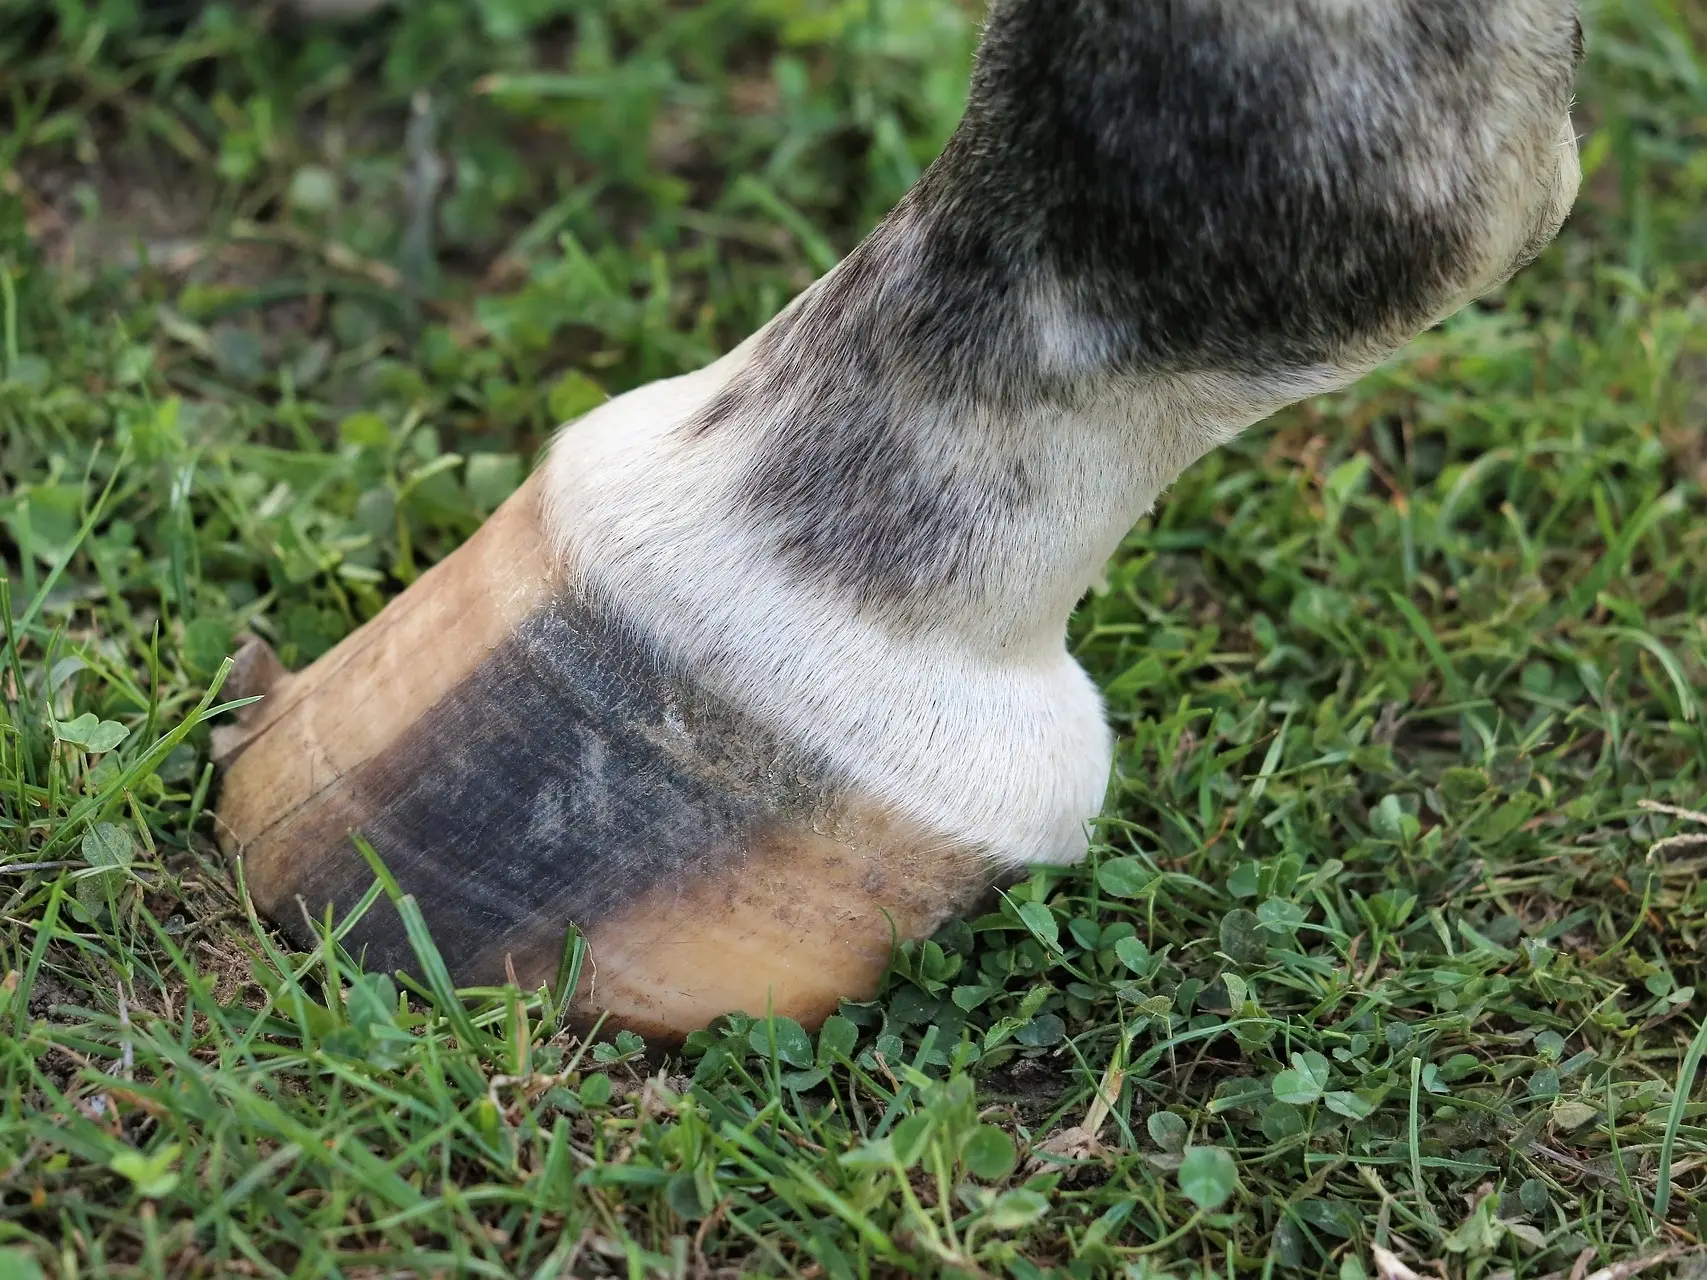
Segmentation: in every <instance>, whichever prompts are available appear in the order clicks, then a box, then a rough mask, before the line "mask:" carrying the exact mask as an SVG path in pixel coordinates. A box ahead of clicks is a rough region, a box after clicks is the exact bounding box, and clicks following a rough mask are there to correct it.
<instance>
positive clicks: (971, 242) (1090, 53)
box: [802, 0, 1582, 393]
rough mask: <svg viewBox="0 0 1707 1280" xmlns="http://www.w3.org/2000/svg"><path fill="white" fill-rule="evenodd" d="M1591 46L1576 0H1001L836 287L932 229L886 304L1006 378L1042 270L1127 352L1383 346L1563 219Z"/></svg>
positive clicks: (1110, 356)
mask: <svg viewBox="0 0 1707 1280" xmlns="http://www.w3.org/2000/svg"><path fill="white" fill-rule="evenodd" d="M1581 51H1582V28H1581V25H1580V22H1579V19H1578V14H1577V6H1576V4H1575V2H1574V0H995V2H994V4H993V6H992V8H991V11H990V15H989V19H988V25H987V28H986V31H985V35H984V39H983V42H982V46H981V48H980V51H979V56H978V62H977V67H976V71H975V73H974V78H973V85H972V92H971V98H970V102H969V105H968V108H967V111H966V115H965V118H964V120H963V121H962V123H961V125H960V127H959V129H958V130H957V131H956V133H955V134H954V136H953V138H952V140H951V141H950V142H949V144H948V146H947V148H946V149H945V151H944V152H943V154H942V156H941V157H940V158H939V159H938V160H937V161H936V163H935V164H933V165H932V166H931V168H930V169H929V171H928V172H927V173H926V174H925V176H924V177H923V179H922V180H921V181H920V182H919V183H918V184H917V186H916V187H915V189H914V190H913V191H912V192H911V193H910V194H909V195H908V197H907V198H906V200H904V201H903V202H902V204H901V205H900V207H899V208H898V209H897V210H896V211H895V213H894V214H892V215H891V219H890V223H889V224H888V225H886V226H885V227H884V228H882V229H880V230H879V232H878V233H877V234H876V235H874V236H873V237H872V238H871V240H869V241H868V242H867V244H866V245H865V246H862V248H861V250H859V251H856V254H855V257H854V260H850V262H849V263H848V264H846V265H847V268H848V271H847V276H848V279H847V280H846V282H845V286H844V288H843V289H840V290H837V291H836V292H837V295H838V297H837V301H838V303H845V302H846V300H847V295H848V293H849V292H854V291H857V289H858V286H859V284H860V282H861V280H862V279H864V278H866V277H867V276H869V275H873V274H875V273H876V270H877V264H876V263H875V262H870V263H865V262H861V261H859V259H861V258H872V259H876V258H880V257H892V256H893V255H894V253H895V247H896V241H897V240H898V239H901V238H903V234H902V233H903V232H910V233H911V238H914V240H915V243H914V247H913V251H914V252H915V253H916V254H917V255H918V260H917V263H916V268H915V270H914V271H913V272H912V275H911V278H912V280H913V281H914V283H915V285H916V287H915V288H913V289H912V290H910V291H906V292H904V293H903V292H900V291H897V290H895V289H893V288H891V289H890V290H889V291H888V297H887V298H886V299H885V303H886V305H884V306H883V308H882V320H881V322H880V323H881V324H882V327H883V328H884V330H885V332H886V334H887V336H888V338H889V339H890V340H892V341H894V342H896V343H899V344H901V345H903V346H907V347H909V348H911V349H912V350H914V351H916V352H926V351H934V352H937V353H938V362H939V372H941V373H942V374H943V375H944V376H947V377H951V378H955V379H964V378H966V377H967V376H968V375H969V373H971V371H974V370H976V371H979V373H980V374H981V375H982V376H977V377H975V378H974V379H973V381H974V382H975V383H976V384H978V385H981V386H983V387H984V388H985V389H989V388H990V387H991V384H992V379H991V378H990V377H989V376H988V375H989V374H990V373H991V370H989V369H988V368H987V367H986V366H987V362H988V360H989V359H990V358H991V357H995V358H997V359H999V360H1000V361H1001V362H1002V363H1003V369H1004V375H1003V376H998V377H996V378H995V379H994V382H996V383H1000V384H1010V385H1011V380H1012V378H1013V377H1015V376H1023V375H1024V374H1025V372H1026V370H1025V369H1024V366H1025V365H1026V364H1028V363H1030V362H1029V361H1027V360H1026V359H1025V358H1024V356H1025V352H1026V351H1027V349H1028V347H1030V346H1031V345H1032V344H1031V343H1028V342H1027V341H1026V340H1025V338H1026V334H1025V332H1024V327H1025V325H1024V319H1023V317H1022V316H1021V315H1020V314H1018V313H1019V312H1020V311H1021V310H1023V307H1015V306H1013V305H1012V304H1013V303H1016V302H1023V301H1025V299H1023V298H1021V297H1017V296H1016V293H1015V291H1016V289H1020V288H1022V287H1023V286H1024V285H1025V283H1026V282H1028V281H1029V282H1030V284H1031V287H1032V288H1034V289H1035V288H1042V289H1044V290H1045V291H1046V292H1047V293H1048V295H1049V296H1050V297H1052V298H1053V299H1054V300H1055V302H1056V303H1057V305H1059V306H1061V307H1063V308H1064V309H1065V312H1066V313H1067V314H1069V315H1072V316H1073V317H1074V318H1075V319H1076V320H1077V321H1079V322H1080V323H1082V324H1083V325H1084V326H1086V328H1087V333H1086V335H1085V340H1086V341H1088V342H1090V343H1091V344H1092V345H1094V346H1095V348H1096V355H1097V356H1098V357H1100V359H1099V360H1098V361H1097V362H1098V363H1099V364H1101V365H1102V367H1103V368H1104V369H1105V370H1106V371H1111V372H1126V373H1133V372H1148V371H1194V370H1216V371H1227V372H1239V373H1250V374H1261V373H1268V372H1273V371H1275V370H1277V369H1284V368H1288V367H1298V366H1308V365H1316V364H1324V363H1325V364H1340V363H1343V362H1345V361H1347V360H1348V359H1351V360H1356V359H1358V358H1359V357H1362V356H1363V355H1364V354H1365V353H1366V352H1368V351H1373V350H1380V351H1381V352H1382V353H1384V352H1385V351H1386V350H1390V349H1391V348H1393V347H1395V346H1397V345H1399V344H1400V343H1402V342H1403V341H1405V340H1407V339H1408V338H1409V337H1411V336H1412V335H1413V334H1415V333H1416V332H1418V331H1419V330H1421V329H1423V328H1426V327H1427V326H1428V325H1429V324H1430V323H1432V322H1434V321H1435V320H1437V319H1439V318H1440V317H1441V315H1442V314H1443V313H1444V312H1445V311H1447V310H1450V309H1451V308H1452V307H1453V306H1455V305H1457V304H1461V303H1462V302H1463V301H1466V300H1467V297H1466V296H1465V295H1466V294H1467V292H1469V291H1472V290H1476V289H1477V288H1478V286H1482V287H1485V286H1487V285H1491V284H1493V283H1495V282H1497V281H1498V280H1499V279H1501V278H1503V277H1504V276H1506V275H1509V274H1510V273H1511V272H1512V271H1514V270H1516V269H1517V267H1519V266H1521V265H1523V264H1524V263H1525V262H1527V261H1528V260H1529V259H1531V258H1533V257H1534V256H1535V255H1536V254H1537V253H1538V252H1539V251H1540V249H1541V248H1542V247H1544V246H1545V245H1546V243H1547V242H1548V241H1549V240H1550V239H1551V238H1552V237H1553V235H1554V234H1556V232H1557V231H1558V229H1559V224H1560V222H1561V221H1562V218H1563V214H1564V207H1563V206H1564V205H1565V204H1566V203H1568V202H1567V201H1566V200H1563V199H1559V198H1557V197H1558V196H1559V189H1560V187H1561V185H1562V184H1563V183H1564V182H1565V181H1566V178H1565V176H1564V173H1565V160H1566V152H1567V149H1568V147H1569V144H1570V135H1569V132H1568V130H1569V124H1568V113H1569V108H1570V102H1571V91H1572V82H1573V79H1574V76H1575V72H1576V69H1577V64H1578V62H1579V61H1580V59H1581ZM828 301H829V299H826V302H828ZM802 319H803V320H804V319H805V317H804V316H803V317H802ZM808 345H809V346H810V345H813V344H808ZM1032 372H1037V371H1035V370H1034V371H1032ZM1025 381H1026V382H1027V383H1028V384H1029V383H1032V379H1031V378H1029V377H1027V378H1025ZM1026 390H1027V392H1028V393H1030V392H1033V391H1035V384H1033V385H1030V386H1028V387H1027V388H1026Z"/></svg>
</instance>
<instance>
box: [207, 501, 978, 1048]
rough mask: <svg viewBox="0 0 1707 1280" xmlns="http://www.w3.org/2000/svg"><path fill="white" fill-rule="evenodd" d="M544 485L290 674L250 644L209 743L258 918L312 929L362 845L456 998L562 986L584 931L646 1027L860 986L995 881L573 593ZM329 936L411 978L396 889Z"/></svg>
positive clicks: (792, 1004)
mask: <svg viewBox="0 0 1707 1280" xmlns="http://www.w3.org/2000/svg"><path fill="white" fill-rule="evenodd" d="M538 490H539V480H538V478H537V477H536V478H535V479H534V480H532V481H530V482H529V483H528V485H527V486H526V487H524V488H523V489H522V490H521V491H520V492H518V493H517V494H516V495H515V496H514V497H513V498H512V499H511V500H510V501H509V502H508V503H506V504H505V506H504V507H503V508H501V509H500V511H499V512H498V513H497V514H496V515H494V516H493V518H492V519H491V520H490V521H488V522H487V524H486V525H485V526H484V527H482V528H481V530H480V531H479V532H478V533H477V534H476V535H475V536H474V538H473V539H472V540H470V541H469V542H468V543H467V544H466V545H465V546H464V547H462V548H461V549H460V550H458V551H457V552H456V553H455V554H454V555H452V556H451V557H449V558H448V559H447V560H445V561H444V562H443V563H442V564H439V565H437V566H436V567H434V568H433V569H432V570H431V571H429V572H428V573H427V574H426V575H424V576H423V577H422V578H421V580H420V581H419V582H417V583H416V584H415V585H414V586H413V587H411V588H410V589H409V590H408V591H407V592H405V593H404V594H403V595H402V596H400V597H398V599H397V600H396V601H394V602H393V603H392V604H391V605H390V606H389V607H388V608H387V609H386V610H385V611H384V612H382V613H381V614H380V615H379V616H378V617H376V618H375V619H373V620H372V621H371V622H369V623H368V624H367V625H366V626H364V627H362V628H361V629H360V630H359V631H357V632H356V633H355V634H353V635H352V636H350V637H349V638H348V639H347V640H345V641H344V642H343V643H342V644H341V645H339V646H338V647H337V648H336V649H334V650H333V651H332V652H331V653H329V654H327V655H326V656H325V657H323V658H321V659H320V660H319V661H318V662H316V663H314V664H313V665H312V666H310V667H308V668H307V669H305V670H304V671H302V672H300V673H298V674H296V675H285V674H283V672H282V670H281V669H280V668H279V667H278V663H277V660H276V658H273V656H272V654H271V650H269V649H266V648H265V646H264V645H260V644H259V643H258V642H256V643H252V644H250V645H247V646H245V647H244V649H243V650H242V652H241V654H240V658H239V663H238V669H237V670H236V672H235V673H234V674H235V678H236V680H237V681H238V682H239V684H240V685H241V686H242V687H241V688H240V689H238V690H237V692H238V693H239V694H243V695H247V694H251V693H262V694H265V695H266V696H265V698H264V700H263V701H262V702H261V703H259V704H257V705H256V706H255V707H254V708H252V709H251V714H250V715H249V716H248V718H247V719H246V720H243V721H240V723H238V724H237V725H234V726H229V727H227V728H226V729H224V730H223V731H222V734H221V740H220V741H219V742H218V743H217V744H216V753H217V754H218V755H220V757H221V758H222V760H223V763H224V767H225V775H224V784H223V791H222V795H221V800H220V805H219V809H218V816H219V826H220V830H221V837H222V843H223V844H224V846H225V848H226V849H227V851H228V852H231V853H235V854H240V855H241V856H242V858H243V865H244V870H245V874H246V877H247V882H248V886H249V890H250V892H251V894H252V896H253V898H254V900H255V903H256V905H257V907H258V908H259V909H260V910H261V911H263V912H264V913H265V914H266V915H268V916H269V917H270V918H271V919H273V920H274V921H275V922H276V923H277V924H278V925H279V926H280V927H281V928H282V929H283V930H284V931H285V933H286V934H287V935H289V936H291V937H292V938H293V939H294V940H296V941H297V942H299V943H301V944H303V945H308V944H309V943H311V942H312V940H313V934H312V931H311V929H310V927H309V925H308V923H307V921H308V919H309V918H310V917H312V918H314V919H319V918H321V917H322V915H323V912H324V910H325V908H326V906H327V905H328V904H331V905H332V906H333V907H334V908H336V909H337V910H339V911H340V912H342V911H344V910H347V909H348V908H349V907H351V906H352V905H354V904H355V903H356V902H357V901H358V900H359V899H360V898H361V896H362V894H363V893H364V892H365V891H366V890H367V888H368V887H369V885H370V884H371V882H372V874H371V872H370V870H369V868H368V866H367V863H366V862H365V860H364V859H363V858H362V856H361V855H360V852H359V851H358V849H357V848H356V847H355V845H354V842H353V841H352V839H351V836H352V835H353V834H355V833H359V834H360V835H361V836H363V837H364V838H365V839H366V840H368V841H369V842H370V843H371V844H372V845H373V847H374V848H375V850H376V851H377V852H378V853H379V855H380V856H381V857H382V858H383V859H384V861H385V862H386V864H387V866H388V868H389V869H390V870H391V872H392V873H393V874H394V875H395V876H396V878H397V879H398V881H399V882H400V884H401V886H402V888H403V890H404V891H405V892H407V893H410V894H412V895H414V897H415V899H416V901H417V902H418V903H419V905H420V907H421V909H422V912H423V914H424V916H425V918H426V920H427V923H428V925H429V926H430V928H431V929H432V933H433V937H434V940H435V942H436V943H437V945H438V947H439V949H440V951H441V952H442V953H443V955H444V958H445V960H446V962H447V964H448V966H449V968H450V971H451V974H452V976H453V978H454V979H455V980H456V981H457V982H458V983H459V984H460V985H464V986H480V985H496V984H500V983H503V982H504V981H506V978H507V976H508V975H509V974H511V973H513V974H514V975H515V976H516V977H517V978H518V979H520V981H521V982H522V983H523V984H524V985H526V986H533V985H536V984H538V983H540V982H545V981H550V980H551V979H552V978H553V977H554V976H555V974H556V971H557V968H558V965H559V962H560V959H561V957H562V954H563V949H564V942H565V937H566V931H567V929H568V927H569V926H570V925H574V926H575V927H577V928H579V929H580V930H581V931H582V933H583V934H584V935H585V937H586V939H587V942H588V959H589V962H590V963H588V964H587V965H586V966H585V967H584V970H583V976H582V981H581V987H580V989H579V990H578V992H577V993H576V995H575V1005H576V1008H577V1011H578V1012H579V1013H580V1014H582V1015H585V1016H593V1015H597V1014H608V1015H609V1017H610V1020H611V1022H612V1023H614V1024H615V1025H618V1026H624V1027H630V1028H633V1029H635V1030H637V1031H640V1032H642V1033H644V1034H647V1035H651V1036H657V1037H671V1036H675V1035H680V1034H685V1033H686V1032H687V1031H689V1030H692V1029H693V1028H695V1027H698V1026H702V1025H704V1024H705V1023H706V1022H708V1021H709V1020H710V1019H712V1018H714V1017H715V1016H717V1015H718V1014H720V1013H724V1012H728V1011H731V1010H744V1011H747V1012H750V1013H764V1012H766V1011H774V1012H775V1013H777V1014H782V1015H787V1016H789V1017H793V1018H796V1019H799V1020H800V1021H802V1022H807V1023H810V1022H814V1021H816V1020H820V1019H822V1018H823V1017H824V1016H826V1015H827V1014H829V1013H831V1012H833V1011H834V1009H835V1007H836V1003H837V1000H838V999H839V998H840V997H843V996H852V997H859V996H862V995H865V994H868V993H869V992H870V991H871V990H873V988H874V987H875V984H876V982H877V980H878V978H879V976H880V975H881V973H882V970H883V968H884V966H885V964H886V963H887V962H888V960H889V957H890V954H891V949H892V944H893V942H894V940H895V939H897V938H911V937H917V936H921V935H926V934H928V933H930V932H932V931H933V930H934V929H935V928H937V927H938V926H939V925H940V924H941V923H942V922H943V921H944V920H946V919H947V918H948V917H949V916H950V915H951V914H953V913H954V912H956V911H958V910H962V909H964V908H965V907H966V906H967V905H968V904H969V903H970V902H971V901H972V900H973V899H974V898H975V897H976V896H977V895H978V894H979V892H980V891H981V890H982V889H983V888H984V887H985V885H986V884H987V880H988V871H987V867H986V865H985V863H984V861H983V859H981V858H979V857H977V856H975V855H974V854H973V853H971V852H970V851H969V850H966V849H963V848H961V849H957V848H953V847H945V845H944V842H943V841H941V840H938V839H933V838H932V837H931V836H930V835H928V834H927V833H925V832H922V831H919V830H916V829H913V828H912V827H911V826H910V825H909V824H908V823H906V822H904V821H902V820H900V819H898V818H897V817H895V816H894V815H891V814H887V813H885V812H883V811H882V810H881V809H880V808H879V807H877V806H874V805H871V804H868V803H865V802H863V801H862V800H861V798H860V797H858V796H855V795H849V794H845V793H843V792H840V791H838V789H837V788H835V787H834V786H832V785H830V784H829V782H828V781H827V779H826V777H825V774H824V771H823V769H822V768H820V767H818V766H817V765H816V764H815V762H814V761H813V760H812V759H810V758H809V757H808V756H807V755H806V754H805V753H803V752H801V751H798V750H794V749H792V748H791V747H790V746H789V744H787V743H783V742H780V741H778V740H777V739H776V737H775V736H774V735H772V734H769V733H767V732H766V731H765V730H764V729H763V728H762V727H761V726H760V725H758V724H756V723H755V722H754V721H753V720H752V719H751V718H749V717H747V716H745V715H743V714H742V713H741V711H739V710H738V709H737V708H734V707H731V706H729V705H726V704H725V703H723V702H721V701H720V700H719V699H717V698H716V697H714V696H712V695H710V694H708V693H706V692H705V691H704V690H702V689H701V688H699V687H697V686H696V684H695V682H694V680H693V678H692V676H691V673H689V672H686V671H683V670H677V669H672V666H671V664H670V663H669V662H667V661H666V660H664V659H662V658H660V657H659V656H658V655H657V654H656V653H654V652H652V651H651V650H649V649H648V648H647V647H646V645H645V642H644V640H643V638H642V637H641V636H639V635H638V634H637V633H636V632H635V631H634V629H633V628H632V627H629V626H626V625H625V624H624V622H623V620H622V619H620V618H619V617H617V616H615V615H613V614H612V613H610V612H608V611H606V610H604V609H601V608H600V607H598V606H596V605H594V604H592V603H591V602H589V601H587V600H585V599H582V598H578V597H577V594H576V592H575V591H574V590H573V589H572V588H570V587H569V586H568V585H566V584H565V583H564V582H563V581H562V580H561V578H560V576H559V575H558V574H556V573H555V572H554V571H553V569H552V567H551V563H550V561H549V560H548V558H547V552H546V550H545V547H544V543H543V539H542V536H541V527H540V516H539V500H538ZM345 945H346V946H347V947H349V948H350V949H351V950H352V951H354V952H356V953H358V954H361V953H363V952H364V951H365V959H366V963H367V965H368V966H369V967H370V968H378V969H384V970H391V969H396V968H402V969H406V970H407V969H412V968H413V967H414V959H413V954H412V952H411V951H410V949H409V945H408V942H407V940H406V938H405V936H404V933H403V928H402V923H401V920H400V919H399V918H398V916H397V914H396V913H395V911H394V910H393V909H392V908H391V906H390V905H389V904H388V903H385V902H381V903H379V904H377V905H376V906H375V907H374V908H372V909H371V910H370V911H369V912H368V914H367V916H366V917H364V919H363V920H362V922H361V923H360V924H359V925H358V926H357V928H356V929H355V930H354V931H353V932H352V933H351V934H350V935H349V937H348V938H347V939H346V943H345Z"/></svg>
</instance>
